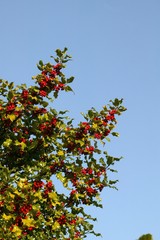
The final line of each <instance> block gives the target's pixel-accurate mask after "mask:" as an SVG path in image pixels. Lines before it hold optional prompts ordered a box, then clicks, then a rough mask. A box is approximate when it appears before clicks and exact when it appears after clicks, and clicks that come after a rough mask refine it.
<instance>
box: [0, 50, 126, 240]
mask: <svg viewBox="0 0 160 240" xmlns="http://www.w3.org/2000/svg"><path fill="white" fill-rule="evenodd" d="M52 58H53V60H54V65H53V64H52V63H46V64H44V63H43V61H42V60H40V61H39V64H38V65H37V66H38V69H39V70H40V73H39V74H38V75H37V76H34V77H33V81H34V85H33V86H30V87H27V85H26V84H21V85H19V86H14V83H13V82H8V81H6V80H2V79H1V80H0V95H1V99H0V226H1V229H0V239H1V240H7V239H8V240H9V239H21V240H25V239H27V240H34V239H35V240H38V239H40V240H41V239H48V240H49V239H53V240H56V239H57V240H72V239H73V240H74V239H76V240H80V239H84V238H86V237H87V235H88V234H94V235H96V236H99V235H100V234H98V233H95V232H94V229H93V222H94V221H95V220H96V219H95V218H93V217H92V216H91V215H90V214H87V213H86V206H95V207H102V205H101V199H100V193H101V191H102V190H103V189H104V188H105V187H111V188H115V187H116V185H115V184H116V182H117V180H111V179H109V177H108V175H109V172H116V170H115V169H114V168H113V165H114V164H115V162H116V161H119V160H120V159H121V158H117V157H113V156H110V155H109V154H108V152H107V151H106V149H105V147H104V146H105V143H106V141H109V135H112V136H115V137H117V136H118V133H117V132H114V128H115V126H116V124H117V120H116V117H117V116H118V115H120V114H121V113H122V112H123V111H125V110H126V109H125V108H124V107H123V106H122V102H123V99H117V98H116V99H114V100H113V101H110V102H109V104H108V105H106V106H104V107H103V108H102V109H101V110H100V111H97V110H96V109H95V108H91V109H90V110H88V112H87V113H86V114H83V119H84V121H81V122H80V123H79V124H77V125H76V126H74V124H73V119H70V118H69V117H68V116H67V111H59V112H58V111H56V109H54V108H52V107H51V106H53V105H54V103H53V102H54V100H56V99H57V98H58V95H59V93H60V92H62V91H63V92H70V91H72V88H71V87H70V83H71V82H72V81H73V80H74V77H69V78H66V76H65V74H64V73H63V72H64V71H63V69H64V68H65V67H66V63H67V62H68V61H69V60H70V59H71V57H70V56H69V55H68V54H67V48H65V49H64V50H60V49H58V50H56V57H53V56H52ZM58 181H59V183H58ZM59 186H61V187H59Z"/></svg>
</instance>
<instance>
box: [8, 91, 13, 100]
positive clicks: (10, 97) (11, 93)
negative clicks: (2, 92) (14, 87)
mask: <svg viewBox="0 0 160 240" xmlns="http://www.w3.org/2000/svg"><path fill="white" fill-rule="evenodd" d="M13 96H14V93H13V91H9V92H8V100H11V99H12V98H13Z"/></svg>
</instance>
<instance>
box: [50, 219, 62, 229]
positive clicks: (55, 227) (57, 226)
mask: <svg viewBox="0 0 160 240" xmlns="http://www.w3.org/2000/svg"><path fill="white" fill-rule="evenodd" d="M59 228H60V225H59V223H58V222H57V221H56V222H55V223H54V224H53V225H52V230H57V229H59Z"/></svg>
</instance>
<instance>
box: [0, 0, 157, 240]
mask: <svg viewBox="0 0 160 240" xmlns="http://www.w3.org/2000/svg"><path fill="white" fill-rule="evenodd" d="M159 13H160V2H159V0H59V1H55V0H46V1H42V0H34V1H33V0H27V1H21V0H14V1H9V0H1V1H0V77H1V78H4V79H7V80H9V81H14V82H15V83H17V84H20V83H22V82H23V83H24V82H25V83H28V84H29V85H30V84H31V83H32V82H31V77H32V76H33V75H36V74H37V72H38V71H37V68H36V63H37V62H38V60H39V59H43V60H44V61H50V59H49V56H50V55H53V54H54V51H55V49H57V48H64V47H65V46H66V47H68V49H69V54H71V55H72V56H73V61H72V62H70V63H69V64H68V68H67V70H66V73H67V74H68V75H74V76H75V82H74V83H73V84H72V87H73V89H74V91H75V94H62V95H61V96H60V99H59V101H58V102H57V103H56V104H55V106H56V107H58V108H60V109H69V110H70V116H71V117H74V118H75V119H76V121H79V120H80V119H81V115H80V114H79V113H80V112H85V111H86V110H87V109H88V108H90V107H92V106H94V107H96V108H98V109H99V108H100V107H101V106H103V105H105V104H107V103H108V101H109V100H110V99H113V98H117V97H118V98H124V105H125V106H126V107H127V108H128V111H127V112H125V113H124V115H123V116H121V117H120V118H119V125H118V127H117V131H119V132H120V138H119V139H117V138H116V139H113V140H112V141H111V143H109V144H108V146H106V148H107V149H108V151H109V153H110V154H113V155H115V156H121V155H122V156H124V159H123V160H122V161H121V162H120V163H118V164H117V166H116V167H117V169H118V171H119V172H118V174H117V176H116V177H117V178H118V179H119V183H118V188H119V191H115V190H110V189H106V190H105V192H104V193H103V194H102V198H103V204H104V208H103V209H102V210H101V209H92V214H94V216H96V217H97V218H98V222H97V223H96V224H95V230H97V231H99V232H101V233H102V235H103V239H104V240H136V239H137V238H138V237H139V236H140V235H142V234H143V233H148V232H150V233H152V234H153V236H154V240H158V239H160V190H159V189H160V188H159V184H160V174H159V171H160V159H159V155H160V154H159V149H160V146H159V144H160V143H159V142H160V141H159V136H160V126H159V123H158V122H160V107H159V103H160V70H159V69H160V68H159V67H160V28H159V25H160V14H159ZM88 239H90V240H94V239H98V238H94V237H92V236H89V237H88Z"/></svg>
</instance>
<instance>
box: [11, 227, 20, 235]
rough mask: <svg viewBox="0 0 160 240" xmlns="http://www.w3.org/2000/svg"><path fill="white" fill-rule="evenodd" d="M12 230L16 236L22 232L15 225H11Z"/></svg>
mask: <svg viewBox="0 0 160 240" xmlns="http://www.w3.org/2000/svg"><path fill="white" fill-rule="evenodd" d="M12 232H14V233H15V235H16V236H17V237H18V236H20V235H21V233H22V230H21V229H20V228H19V227H17V226H14V227H13V229H12Z"/></svg>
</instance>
